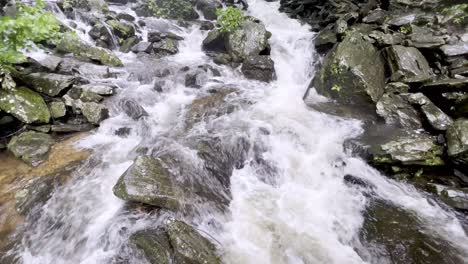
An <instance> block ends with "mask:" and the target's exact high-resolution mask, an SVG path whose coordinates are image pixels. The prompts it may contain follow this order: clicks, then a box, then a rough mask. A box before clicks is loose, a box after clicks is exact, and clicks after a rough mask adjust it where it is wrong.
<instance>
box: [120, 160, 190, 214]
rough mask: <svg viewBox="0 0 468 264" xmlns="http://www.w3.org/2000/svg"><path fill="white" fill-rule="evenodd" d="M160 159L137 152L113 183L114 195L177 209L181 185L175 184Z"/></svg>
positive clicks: (181, 191)
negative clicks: (124, 170) (131, 161)
mask: <svg viewBox="0 0 468 264" xmlns="http://www.w3.org/2000/svg"><path fill="white" fill-rule="evenodd" d="M164 159H165V157H160V158H153V157H150V156H138V157H137V158H136V159H135V161H134V163H133V165H131V166H130V168H128V169H127V171H126V172H125V173H124V174H123V175H122V176H121V177H120V178H119V180H118V181H117V183H116V185H115V186H114V189H113V190H114V194H115V196H117V197H119V198H120V199H122V200H125V201H131V202H139V203H143V204H148V205H152V206H156V207H160V208H164V209H168V210H177V209H179V207H180V205H181V202H183V201H181V199H182V197H183V196H182V195H183V193H184V189H183V186H180V185H178V184H175V182H174V180H175V179H174V178H173V176H172V174H171V171H170V170H169V168H168V167H166V165H165V163H164Z"/></svg>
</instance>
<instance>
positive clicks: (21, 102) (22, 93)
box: [0, 87, 50, 124]
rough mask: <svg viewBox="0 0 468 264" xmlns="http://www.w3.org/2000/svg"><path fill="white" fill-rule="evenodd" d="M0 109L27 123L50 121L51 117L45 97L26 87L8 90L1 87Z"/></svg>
mask: <svg viewBox="0 0 468 264" xmlns="http://www.w3.org/2000/svg"><path fill="white" fill-rule="evenodd" d="M0 110H3V111H5V112H6V113H9V114H11V115H13V116H14V117H16V118H17V119H19V120H20V121H21V122H24V123H27V124H30V123H35V122H38V123H48V122H49V119H50V112H49V109H48V108H47V105H46V103H45V102H44V99H42V97H41V96H40V95H39V94H38V93H36V92H34V91H32V90H30V89H28V88H25V87H18V88H14V89H11V90H8V91H7V90H2V89H0Z"/></svg>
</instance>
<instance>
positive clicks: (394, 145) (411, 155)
mask: <svg viewBox="0 0 468 264" xmlns="http://www.w3.org/2000/svg"><path fill="white" fill-rule="evenodd" d="M442 154H443V147H442V146H439V145H437V144H436V140H435V138H434V137H432V136H429V135H426V134H413V135H408V136H401V137H399V138H397V139H396V140H393V141H389V142H387V143H385V144H382V145H381V146H380V150H377V151H375V153H373V158H372V161H373V162H374V163H375V164H378V165H383V164H402V165H418V166H441V165H444V161H443V160H442V158H441V156H442Z"/></svg>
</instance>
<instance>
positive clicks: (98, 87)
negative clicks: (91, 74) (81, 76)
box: [78, 83, 114, 95]
mask: <svg viewBox="0 0 468 264" xmlns="http://www.w3.org/2000/svg"><path fill="white" fill-rule="evenodd" d="M78 87H79V88H80V89H81V90H83V91H89V92H92V93H95V94H98V95H113V94H114V86H112V85H111V84H109V85H108V84H99V83H90V84H82V85H79V86H78Z"/></svg>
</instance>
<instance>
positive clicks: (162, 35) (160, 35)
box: [148, 31, 184, 42]
mask: <svg viewBox="0 0 468 264" xmlns="http://www.w3.org/2000/svg"><path fill="white" fill-rule="evenodd" d="M166 38H170V39H173V40H184V38H183V37H181V36H179V35H176V34H174V33H172V32H159V31H151V32H148V41H149V42H159V41H161V40H163V39H166Z"/></svg>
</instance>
